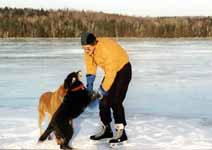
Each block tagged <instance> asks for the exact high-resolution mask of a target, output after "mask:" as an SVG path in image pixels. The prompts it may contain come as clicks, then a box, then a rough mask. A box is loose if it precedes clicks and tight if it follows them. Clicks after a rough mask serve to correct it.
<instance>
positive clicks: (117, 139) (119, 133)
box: [109, 124, 127, 147]
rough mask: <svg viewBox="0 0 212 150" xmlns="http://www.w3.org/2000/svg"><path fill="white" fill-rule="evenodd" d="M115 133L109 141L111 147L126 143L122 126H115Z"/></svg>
mask: <svg viewBox="0 0 212 150" xmlns="http://www.w3.org/2000/svg"><path fill="white" fill-rule="evenodd" d="M115 129H116V133H115V136H114V137H113V138H112V139H111V140H110V141H109V143H110V146H111V147H116V146H118V145H122V144H123V142H125V141H127V135H126V132H125V129H124V125H123V124H115Z"/></svg>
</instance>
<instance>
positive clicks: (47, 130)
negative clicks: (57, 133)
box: [38, 124, 54, 142]
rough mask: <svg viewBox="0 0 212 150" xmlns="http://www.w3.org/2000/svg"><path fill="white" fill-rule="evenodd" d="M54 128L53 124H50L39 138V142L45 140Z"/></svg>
mask: <svg viewBox="0 0 212 150" xmlns="http://www.w3.org/2000/svg"><path fill="white" fill-rule="evenodd" d="M53 130H54V128H53V127H52V126H51V124H49V126H48V128H47V129H46V130H45V132H44V133H43V134H42V135H41V136H40V138H39V139H38V142H43V141H45V140H46V139H47V137H48V136H49V135H50V133H51V132H52V131H53Z"/></svg>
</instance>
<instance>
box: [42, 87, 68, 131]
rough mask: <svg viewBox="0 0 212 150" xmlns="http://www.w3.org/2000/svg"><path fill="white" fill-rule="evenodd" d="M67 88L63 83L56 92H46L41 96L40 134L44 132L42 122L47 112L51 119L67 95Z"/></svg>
mask: <svg viewBox="0 0 212 150" xmlns="http://www.w3.org/2000/svg"><path fill="white" fill-rule="evenodd" d="M66 92H67V91H66V90H65V88H64V86H63V85H61V86H60V87H59V88H58V89H57V90H56V91H55V92H45V93H43V94H42V95H41V96H40V100H39V105H38V113H39V119H38V126H39V129H40V135H41V134H42V122H43V121H44V119H45V113H46V112H47V113H48V119H49V121H50V120H51V117H52V116H53V114H54V113H55V111H56V110H57V108H58V107H59V106H60V104H61V102H62V100H63V97H64V96H65V95H66Z"/></svg>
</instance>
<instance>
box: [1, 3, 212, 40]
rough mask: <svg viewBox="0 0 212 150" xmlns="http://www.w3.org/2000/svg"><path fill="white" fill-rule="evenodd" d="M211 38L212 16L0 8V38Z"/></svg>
mask: <svg viewBox="0 0 212 150" xmlns="http://www.w3.org/2000/svg"><path fill="white" fill-rule="evenodd" d="M83 31H90V32H93V33H95V34H96V35H97V36H110V37H168V38H178V37H212V17H210V16H208V17H200V16H197V17H135V16H126V15H119V14H108V13H103V12H93V11H76V10H69V9H58V10H44V9H30V8H24V9H18V8H8V7H5V8H0V37H1V38H7V37H79V36H80V35H81V33H82V32H83Z"/></svg>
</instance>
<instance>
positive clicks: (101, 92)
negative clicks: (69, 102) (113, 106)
mask: <svg viewBox="0 0 212 150" xmlns="http://www.w3.org/2000/svg"><path fill="white" fill-rule="evenodd" d="M107 95H108V93H107V92H106V91H105V90H104V89H103V88H102V86H100V87H99V89H98V91H92V94H91V100H96V99H99V100H102V99H103V97H104V96H107Z"/></svg>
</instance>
